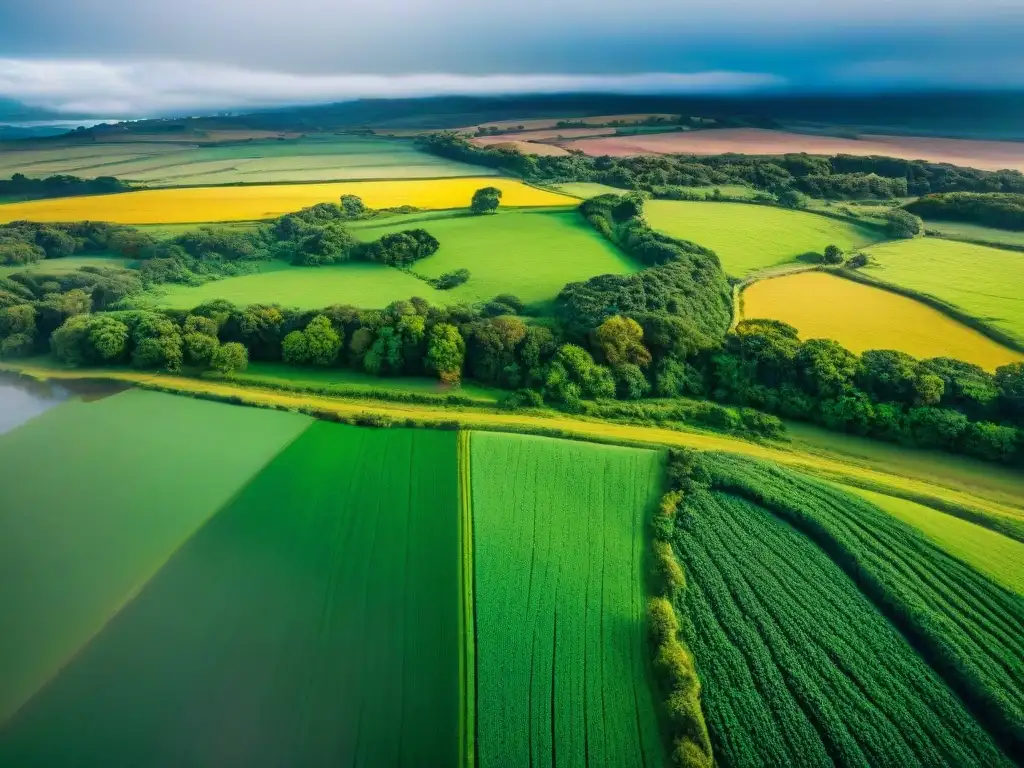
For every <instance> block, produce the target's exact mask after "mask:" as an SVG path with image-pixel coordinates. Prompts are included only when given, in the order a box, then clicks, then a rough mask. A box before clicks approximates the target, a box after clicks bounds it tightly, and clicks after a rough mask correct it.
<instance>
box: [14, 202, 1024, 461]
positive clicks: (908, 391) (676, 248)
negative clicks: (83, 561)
mask: <svg viewBox="0 0 1024 768" xmlns="http://www.w3.org/2000/svg"><path fill="white" fill-rule="evenodd" d="M580 212H581V214H582V215H583V216H585V217H586V218H587V220H588V221H589V222H590V223H591V225H592V226H594V227H595V228H596V229H597V230H598V231H600V232H601V234H603V235H604V236H605V237H607V238H609V239H610V240H612V241H613V242H615V243H617V244H618V245H619V246H620V247H622V248H623V249H624V250H625V251H626V252H628V253H629V254H630V255H631V256H633V258H636V259H637V260H638V261H640V262H641V263H643V264H645V265H646V268H645V269H643V270H641V271H640V272H638V273H636V274H634V275H626V276H608V275H605V276H598V277H595V278H591V279H590V280H587V281H584V282H579V283H570V284H569V285H567V286H566V287H565V288H564V289H563V290H562V292H561V293H560V294H559V296H558V298H557V300H556V314H555V318H554V323H551V322H549V321H545V320H543V319H536V318H531V317H528V316H524V311H525V310H524V306H523V303H522V302H521V301H520V300H519V299H518V298H516V297H515V296H511V295H501V296H497V297H494V298H493V299H491V300H490V301H488V302H484V303H481V304H477V305H453V306H446V307H437V306H432V305H430V304H429V303H428V302H427V301H425V300H424V299H421V298H413V299H410V300H408V301H399V302H395V303H393V304H391V305H390V306H389V307H387V308H386V309H383V310H367V309H359V308H356V307H351V306H343V305H339V306H331V307H326V308H324V309H321V310H319V311H306V310H298V309H289V308H285V307H280V306H275V305H261V304H256V305H250V306H246V307H236V306H234V305H232V304H230V303H229V302H226V301H214V302H210V303H207V304H203V305H201V306H199V307H196V308H194V309H193V310H191V311H178V310H161V311H159V312H157V311H153V310H149V309H138V308H133V307H132V295H133V294H134V293H137V292H138V291H139V290H141V289H142V287H143V280H144V278H143V272H144V271H145V266H146V265H145V262H144V263H143V269H142V270H123V269H112V268H100V267H88V268H82V269H79V270H76V271H72V272H67V273H63V274H58V275H46V274H39V273H33V272H22V273H18V274H14V275H11V276H10V277H8V278H2V279H0V354H2V355H3V356H4V357H17V356H21V355H30V354H36V353H43V352H47V351H52V352H53V353H54V354H55V355H57V357H58V358H60V359H61V360H64V361H65V362H67V363H69V364H79V365H85V364H90V365H101V364H132V365H135V366H138V367H140V368H157V369H165V370H179V369H181V368H182V367H189V366H195V367H199V368H205V367H210V368H214V369H216V370H218V371H221V372H222V373H231V372H233V371H237V370H240V369H242V368H243V367H244V366H245V365H246V363H247V361H248V360H253V361H266V362H277V361H283V362H286V363H289V364H294V365H308V366H321V367H345V368H350V369H355V370H360V371H365V372H367V373H370V374H373V375H378V376H399V375H429V376H436V377H438V378H439V379H441V380H443V381H446V382H449V383H452V384H455V383H456V382H458V381H460V380H462V379H472V380H474V381H477V382H480V383H481V384H485V385H489V386H495V387H500V388H504V389H506V390H509V391H510V395H509V398H508V405H509V406H511V407H522V406H526V407H530V406H541V405H545V404H548V405H552V406H555V407H558V408H561V409H563V410H566V411H569V412H577V413H579V412H590V410H592V406H591V405H590V402H593V401H597V402H598V403H610V402H613V401H614V400H620V401H626V402H623V403H622V405H621V407H619V411H621V412H622V413H623V414H625V415H626V416H629V415H630V414H633V413H634V412H635V414H636V415H637V418H646V416H644V413H646V410H644V409H643V408H641V409H639V410H637V409H636V408H634V407H633V406H632V405H629V404H631V403H636V404H637V406H639V405H640V403H639V402H637V401H641V400H645V399H647V398H650V397H655V398H668V399H677V398H689V397H693V398H707V399H710V400H713V401H716V402H719V403H726V404H734V405H738V406H741V407H743V408H749V409H759V410H760V411H761V412H767V413H771V414H777V415H781V416H786V417H790V418H795V419H803V420H808V421H812V422H815V423H819V424H822V425H824V426H826V427H829V428H831V429H836V430H841V431H846V432H851V433H854V434H863V435H867V436H871V437H875V438H879V439H884V440H890V441H895V442H900V443H904V444H912V445H918V446H925V447H934V448H942V449H945V450H950V451H959V452H964V453H968V454H970V455H974V456H978V457H980V458H984V459H989V460H996V461H1007V462H1013V461H1020V460H1021V459H1022V458H1024V437H1022V429H1021V428H1022V427H1024V365H1022V364H1014V365H1010V366H1005V367H1003V368H1001V369H999V371H997V372H996V374H995V375H991V374H989V373H987V372H985V371H983V370H981V369H980V368H978V367H977V366H972V365H969V364H967V363H963V362H960V361H956V360H946V359H937V360H926V361H918V360H915V359H914V358H911V357H909V356H907V355H904V354H902V353H899V352H893V351H872V352H865V353H864V354H862V355H859V356H858V355H855V354H853V353H851V352H849V351H848V350H845V349H844V348H843V347H841V346H840V345H839V344H837V343H835V342H832V341H825V340H810V341H805V342H804V341H801V340H800V339H799V338H798V336H797V332H796V331H795V329H793V328H792V327H790V326H786V325H785V324H782V323H778V322H774V321H744V322H742V323H740V324H739V325H738V327H737V328H736V329H735V330H734V331H732V332H727V329H728V328H729V324H730V318H731V294H730V286H729V283H728V281H727V279H726V277H725V275H724V273H723V271H722V268H721V265H720V263H719V261H718V258H717V256H716V255H715V254H714V253H713V252H712V251H709V250H707V249H705V248H702V247H700V246H697V245H694V244H692V243H687V242H685V241H680V240H675V239H673V238H669V237H665V236H663V235H660V234H659V233H655V232H653V231H651V230H650V229H649V227H647V225H646V223H645V222H644V220H643V198H642V196H640V195H627V196H623V197H620V196H616V195H610V196H603V197H600V198H595V199H593V200H591V201H588V202H587V203H585V204H583V205H582V206H581V207H580ZM34 226H42V225H34ZM271 226H274V225H271ZM59 231H62V232H63V231H65V229H60V230H59ZM66 231H67V232H77V233H79V235H80V236H81V237H80V239H82V240H83V242H84V241H86V240H88V241H89V242H90V243H91V245H90V246H89V247H100V242H101V241H102V240H103V237H104V236H106V237H107V238H108V240H109V237H111V236H113V235H114V234H115V233H117V231H118V230H117V229H116V228H110V227H109V225H91V224H90V225H67V226H66ZM240 234H243V235H244V234H245V233H240V232H238V231H234V232H232V231H230V230H229V231H227V232H220V233H217V232H216V231H214V234H211V233H210V232H209V231H207V232H204V231H202V230H200V231H197V232H193V233H188V234H187V235H182V236H181V238H183V239H178V238H176V239H178V240H179V242H178V244H177V245H178V247H180V248H181V249H182V250H183V251H186V252H188V253H203V252H204V250H203V249H204V248H206V247H213V246H216V247H217V248H218V249H219V251H218V253H219V254H220V256H221V257H224V255H225V253H228V252H231V253H239V254H241V255H242V257H244V256H245V254H247V253H248V249H249V247H250V246H252V242H251V241H250V240H248V239H247V238H245V237H243V238H242V239H241V240H237V241H236V240H235V237H236V236H237V235H240ZM86 235H88V236H89V238H91V239H89V238H86V237H85V236H86ZM221 235H223V236H224V239H222V238H221ZM77 242H78V241H77V240H76V243H77ZM76 247H77V246H76ZM186 249H187V250H186ZM627 405H628V407H627ZM602 407H604V406H602ZM613 410H615V409H611V410H609V413H611V412H612V411H613ZM648 410H649V409H648ZM616 412H618V411H616ZM750 413H751V414H753V413H756V412H755V411H750ZM771 418H772V417H768V416H766V417H763V419H762V420H763V421H764V423H761V421H758V420H756V419H748V418H747V417H744V423H746V422H748V421H749V422H750V423H751V424H753V425H754V426H755V427H756V429H755V431H758V432H763V433H764V434H773V433H774V432H777V431H778V427H777V426H773V425H772V424H771V423H769V421H767V420H770V419H771ZM775 424H776V425H777V422H775ZM724 426H725V427H727V426H728V425H727V424H726V425H724Z"/></svg>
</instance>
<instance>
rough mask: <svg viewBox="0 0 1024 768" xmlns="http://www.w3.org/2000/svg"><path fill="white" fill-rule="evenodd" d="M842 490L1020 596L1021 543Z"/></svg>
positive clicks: (1023, 591) (888, 499)
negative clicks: (900, 521) (919, 534)
mask: <svg viewBox="0 0 1024 768" xmlns="http://www.w3.org/2000/svg"><path fill="white" fill-rule="evenodd" d="M846 490H847V491H848V492H850V493H853V494H856V495H857V496H861V497H862V498H864V499H865V500H867V501H869V502H871V503H872V504H874V505H875V506H876V507H878V508H879V509H881V510H883V511H885V512H888V513H889V514H890V515H892V516H894V517H898V518H899V519H900V520H903V521H904V522H906V523H909V524H910V525H912V526H914V527H915V528H917V529H918V530H919V531H921V532H922V533H923V534H924V535H925V536H927V537H928V538H929V539H931V540H932V541H934V542H935V543H936V544H937V545H938V546H940V547H942V549H944V550H946V551H947V552H949V554H951V555H953V557H956V558H959V559H960V560H963V561H964V562H965V563H967V564H968V565H971V566H973V567H975V568H977V569H978V570H979V571H981V572H982V573H984V574H986V575H987V576H989V577H990V578H991V579H992V580H994V581H996V582H998V583H1000V584H1002V585H1003V586H1004V587H1006V588H1007V589H1011V590H1013V591H1014V592H1016V593H1017V594H1018V595H1024V568H1022V567H1021V564H1022V563H1024V543H1022V542H1020V541H1015V540H1014V539H1012V538H1010V537H1008V536H1003V535H1002V534H999V533H996V532H995V531H991V530H989V529H987V528H984V527H982V526H981V525H977V524H975V523H972V522H969V521H967V520H961V519H960V518H958V517H954V516H953V515H949V514H946V513H945V512H941V511H939V510H937V509H932V508H931V507H928V506H925V505H924V504H918V503H917V502H915V501H909V500H907V499H900V498H896V497H894V496H887V495H885V494H883V493H876V492H874V491H868V490H864V489H862V488H847V489H846Z"/></svg>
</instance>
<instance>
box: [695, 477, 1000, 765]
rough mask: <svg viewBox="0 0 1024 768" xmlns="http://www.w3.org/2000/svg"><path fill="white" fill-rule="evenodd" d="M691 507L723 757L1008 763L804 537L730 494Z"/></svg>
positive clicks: (713, 717)
mask: <svg viewBox="0 0 1024 768" xmlns="http://www.w3.org/2000/svg"><path fill="white" fill-rule="evenodd" d="M685 512H686V513H687V514H686V519H687V521H688V523H687V527H686V529H685V530H684V529H677V533H676V536H675V542H676V547H677V549H678V552H679V554H680V556H681V559H682V563H683V566H684V568H685V571H686V577H687V587H686V589H685V590H684V594H685V602H684V603H683V605H681V606H680V607H681V608H682V610H683V615H684V616H685V617H686V619H687V621H686V622H684V634H686V635H688V637H687V641H688V643H689V646H690V648H691V650H692V651H693V653H694V655H695V657H696V660H697V669H698V672H699V674H700V678H701V683H702V690H703V694H702V700H703V705H704V709H705V712H706V716H707V722H708V727H709V729H710V732H711V737H712V742H713V746H714V756H715V764H716V765H719V766H722V768H732V767H733V766H746V765H807V766H811V765H837V766H856V765H892V766H909V765H935V766H938V765H956V766H979V767H980V766H995V765H1009V764H1010V763H1009V761H1008V760H1007V759H1006V758H1005V757H1004V756H1003V755H1001V754H1000V753H999V750H998V749H997V747H996V746H995V744H994V743H993V742H992V739H991V738H990V737H989V736H988V734H986V733H985V731H984V730H982V728H980V727H979V725H978V723H977V722H975V721H974V720H973V718H972V717H971V715H970V714H969V713H968V711H967V709H966V708H965V707H964V706H963V704H962V703H961V702H960V701H959V700H958V699H957V697H956V695H955V694H954V693H953V691H951V690H950V689H949V687H948V686H947V685H946V684H945V683H944V682H943V681H942V680H941V679H940V678H939V676H938V675H936V674H935V672H934V671H933V670H932V669H930V668H929V666H928V664H926V663H925V661H924V660H923V659H922V658H921V657H920V656H919V655H918V654H917V653H916V652H915V650H914V648H913V647H912V646H911V645H910V644H909V643H908V642H907V641H906V640H905V639H904V638H903V637H902V636H901V635H900V633H899V632H898V631H897V629H896V628H895V627H894V626H893V625H892V624H890V623H889V622H888V621H887V620H886V619H885V618H884V617H883V616H882V615H881V614H880V613H879V612H878V611H877V610H876V609H875V607H874V606H873V605H872V604H871V602H870V601H869V600H868V599H867V598H866V597H865V596H864V595H863V594H862V593H861V592H860V590H859V588H858V585H857V584H856V583H855V582H854V581H853V580H851V579H850V578H849V577H848V576H846V575H845V574H844V573H843V572H842V571H841V570H840V568H839V567H837V566H836V564H835V563H833V562H832V561H831V560H830V559H829V557H828V556H827V555H826V554H825V552H823V551H822V550H821V549H819V548H818V547H817V546H816V545H815V543H814V542H812V541H811V540H810V539H809V538H807V537H806V536H804V535H803V534H802V533H800V532H798V531H796V530H794V529H793V528H792V527H790V526H789V525H788V524H787V523H786V522H784V521H783V520H780V519H779V518H777V517H775V516H774V515H772V514H771V513H770V512H769V511H768V510H767V509H765V508H763V507H761V506H758V505H756V504H752V503H750V502H749V501H746V500H744V499H741V498H738V497H736V496H733V495H730V494H727V493H721V492H710V493H709V492H707V491H698V492H696V493H694V494H691V495H689V496H688V497H687V503H686V507H685Z"/></svg>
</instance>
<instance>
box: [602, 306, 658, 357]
mask: <svg viewBox="0 0 1024 768" xmlns="http://www.w3.org/2000/svg"><path fill="white" fill-rule="evenodd" d="M595 335H596V336H597V343H598V346H599V347H600V348H601V352H602V353H603V355H604V359H605V361H607V363H608V364H609V365H610V366H611V367H612V368H617V367H619V366H621V365H627V364H631V365H638V366H645V365H647V364H648V363H650V362H651V353H650V352H648V351H647V347H645V346H644V343H643V339H644V329H643V328H641V327H640V323H638V322H637V321H636V320H633V319H632V318H630V317H623V316H622V315H613V316H612V317H609V318H608V319H607V320H605V321H604V322H603V323H601V325H600V326H599V327H598V329H597V332H596V334H595Z"/></svg>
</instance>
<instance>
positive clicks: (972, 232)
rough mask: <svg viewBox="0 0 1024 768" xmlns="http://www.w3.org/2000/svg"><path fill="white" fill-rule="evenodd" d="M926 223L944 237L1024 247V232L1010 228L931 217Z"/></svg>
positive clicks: (927, 226)
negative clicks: (996, 227) (939, 219)
mask: <svg viewBox="0 0 1024 768" xmlns="http://www.w3.org/2000/svg"><path fill="white" fill-rule="evenodd" d="M924 225H925V228H926V229H927V230H929V231H932V230H934V231H935V232H938V233H939V235H941V236H942V237H948V238H951V239H953V240H974V241H977V242H979V243H991V244H993V245H1008V246H1012V247H1016V248H1024V232H1014V231H1013V230H1010V229H995V228H994V227H984V226H981V225H980V224H968V223H967V222H962V221H934V220H932V219H929V220H927V221H925V223H924Z"/></svg>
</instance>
